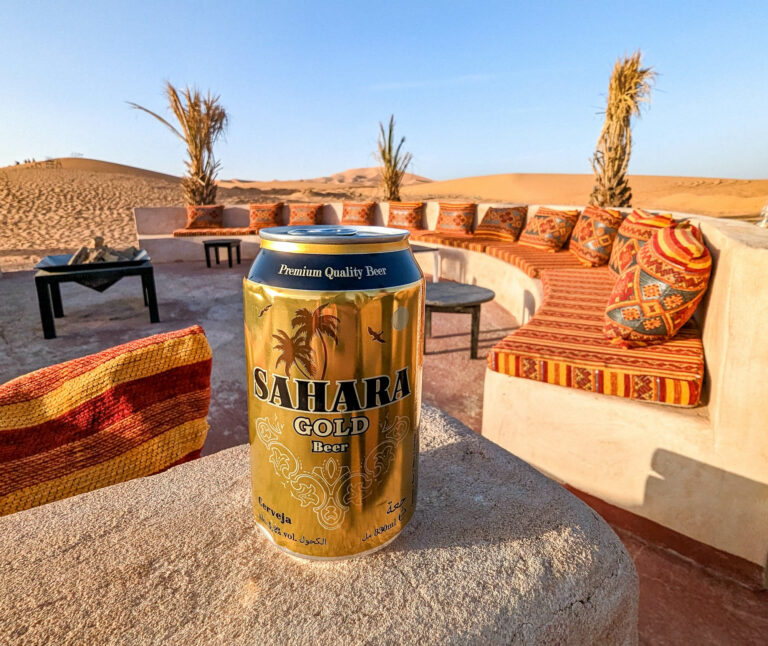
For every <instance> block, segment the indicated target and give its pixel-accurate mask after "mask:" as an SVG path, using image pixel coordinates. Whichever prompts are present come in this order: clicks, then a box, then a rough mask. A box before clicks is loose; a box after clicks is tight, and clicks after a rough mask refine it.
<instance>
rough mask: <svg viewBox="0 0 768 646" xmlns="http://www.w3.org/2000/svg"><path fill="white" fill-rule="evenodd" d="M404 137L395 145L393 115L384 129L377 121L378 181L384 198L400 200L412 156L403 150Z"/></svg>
mask: <svg viewBox="0 0 768 646" xmlns="http://www.w3.org/2000/svg"><path fill="white" fill-rule="evenodd" d="M404 144H405V137H402V138H401V139H400V142H399V143H398V144H397V146H395V115H391V116H390V117H389V125H388V127H387V129H386V130H385V129H384V124H383V123H381V122H379V139H378V149H377V152H376V158H377V159H378V161H379V163H380V164H381V169H380V174H381V177H380V183H381V187H382V189H383V192H384V199H386V200H389V201H392V202H397V201H399V200H400V187H401V186H402V183H403V178H404V177H405V172H406V170H407V169H408V166H409V165H410V163H411V161H412V160H413V156H412V155H411V153H404V152H403V145H404Z"/></svg>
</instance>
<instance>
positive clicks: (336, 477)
mask: <svg viewBox="0 0 768 646" xmlns="http://www.w3.org/2000/svg"><path fill="white" fill-rule="evenodd" d="M260 237H261V249H260V251H259V254H258V256H257V257H256V259H255V260H254V263H253V266H252V267H251V270H250V273H249V274H248V277H247V278H245V279H244V281H243V291H244V316H245V347H246V358H247V372H248V416H249V437H250V449H251V451H250V462H251V480H252V486H253V508H254V514H255V516H256V522H257V524H258V526H259V527H260V528H261V529H262V530H263V531H264V532H265V533H266V535H267V536H268V537H269V538H270V540H272V541H273V542H274V543H275V544H276V545H278V546H279V547H280V548H282V549H283V550H285V551H287V552H289V553H290V554H293V555H295V556H301V557H306V558H316V559H333V558H346V557H351V556H356V555H359V554H363V553H365V552H370V551H372V550H375V549H378V548H380V547H382V546H384V545H386V544H387V543H388V542H389V541H391V540H393V539H394V538H395V537H396V536H397V535H398V534H399V533H400V532H401V531H402V529H403V527H405V525H406V524H407V523H408V521H409V520H410V518H411V516H412V515H413V512H414V508H415V505H416V479H417V466H418V452H419V451H418V449H419V439H418V438H419V416H420V406H421V371H422V361H423V334H424V276H423V274H422V272H421V270H420V269H419V266H418V265H417V264H416V261H415V260H414V258H413V254H412V253H411V250H410V246H409V244H408V240H407V238H408V233H407V232H406V231H404V230H400V229H388V228H384V227H357V226H355V227H347V226H322V225H318V226H308V227H297V226H293V227H275V228H270V229H262V231H261V232H260Z"/></svg>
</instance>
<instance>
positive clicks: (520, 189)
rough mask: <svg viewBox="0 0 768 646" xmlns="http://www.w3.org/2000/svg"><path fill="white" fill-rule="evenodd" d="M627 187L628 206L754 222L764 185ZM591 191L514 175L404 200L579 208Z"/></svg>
mask: <svg viewBox="0 0 768 646" xmlns="http://www.w3.org/2000/svg"><path fill="white" fill-rule="evenodd" d="M629 181H630V186H631V187H632V193H633V204H634V205H635V206H638V207H641V208H646V209H667V210H670V211H685V212H691V213H699V214H702V215H714V216H731V217H734V216H746V217H756V216H757V214H758V213H759V212H760V209H761V208H762V207H763V205H764V204H765V201H766V199H767V198H768V180H740V179H718V178H705V177H670V176H656V175H632V176H630V178H629ZM591 190H592V175H565V174H561V175H548V174H528V173H516V174H506V175H486V176H483V177H465V178H462V179H454V180H448V181H444V182H432V183H430V184H421V185H417V186H408V187H405V188H404V189H403V194H404V195H405V196H407V197H418V198H421V199H427V198H431V197H441V198H461V199H473V200H481V199H482V200H486V201H489V200H492V201H499V202H522V203H524V204H542V203H543V204H584V203H585V202H586V201H587V199H588V197H589V193H590V191H591Z"/></svg>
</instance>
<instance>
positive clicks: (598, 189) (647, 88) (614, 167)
mask: <svg viewBox="0 0 768 646" xmlns="http://www.w3.org/2000/svg"><path fill="white" fill-rule="evenodd" d="M641 59H642V52H640V50H638V51H636V52H635V53H634V54H632V55H631V56H625V57H624V58H623V59H622V58H620V59H619V60H618V61H616V65H615V66H614V68H613V73H612V74H611V81H610V83H609V85H608V99H607V101H606V108H605V123H604V124H603V129H602V130H601V132H600V137H598V140H597V148H596V149H595V154H594V156H593V157H592V159H591V160H590V161H591V164H592V170H593V171H594V173H595V186H594V188H593V189H592V194H591V195H590V196H589V202H590V204H595V205H597V206H631V203H632V189H630V187H629V182H628V180H627V169H628V167H629V157H630V155H631V154H632V132H631V129H630V126H631V123H630V122H631V118H632V117H633V116H640V106H641V104H642V103H644V102H647V101H649V100H650V94H651V85H652V83H653V80H654V78H655V77H656V73H655V72H654V71H653V69H652V68H650V67H641Z"/></svg>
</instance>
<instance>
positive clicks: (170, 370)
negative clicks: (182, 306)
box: [0, 326, 211, 515]
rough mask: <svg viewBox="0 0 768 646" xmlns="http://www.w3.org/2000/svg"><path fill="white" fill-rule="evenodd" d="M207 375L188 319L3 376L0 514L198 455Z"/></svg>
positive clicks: (204, 347)
mask: <svg viewBox="0 0 768 646" xmlns="http://www.w3.org/2000/svg"><path fill="white" fill-rule="evenodd" d="M210 375H211V348H210V346H209V345H208V341H207V339H206V338H205V333H204V332H203V329H202V328H201V327H200V326H194V327H191V328H187V329H184V330H178V331H176V332H168V333H166V334H158V335H155V336H151V337H148V338H145V339H139V340H137V341H132V342H131V343H126V344H124V345H120V346H117V347H114V348H111V349H109V350H105V351H103V352H100V353H98V354H94V355H90V356H87V357H83V358H80V359H74V360H72V361H68V362H66V363H61V364H58V365H55V366H50V367H48V368H43V369H41V370H37V371H35V372H32V373H29V374H27V375H24V376H22V377H18V378H17V379H14V380H13V381H10V382H8V383H6V384H3V385H0V515H5V514H10V513H13V512H16V511H21V510H23V509H29V508H30V507H35V506H37V505H42V504H45V503H48V502H52V501H54V500H60V499H62V498H67V497H69V496H74V495H76V494H79V493H84V492H86V491H92V490H93V489H98V488H99V487H104V486H107V485H110V484H115V483H117V482H123V481H125V480H130V479H132V478H137V477H141V476H147V475H151V474H153V473H157V472H159V471H162V470H164V469H167V468H168V467H170V466H173V465H174V464H178V463H180V462H183V461H185V460H187V459H193V458H195V457H198V456H199V454H200V450H201V449H202V447H203V442H204V441H205V436H206V433H207V431H208V423H207V420H206V416H207V415H208V405H209V402H210V392H211V391H210Z"/></svg>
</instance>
